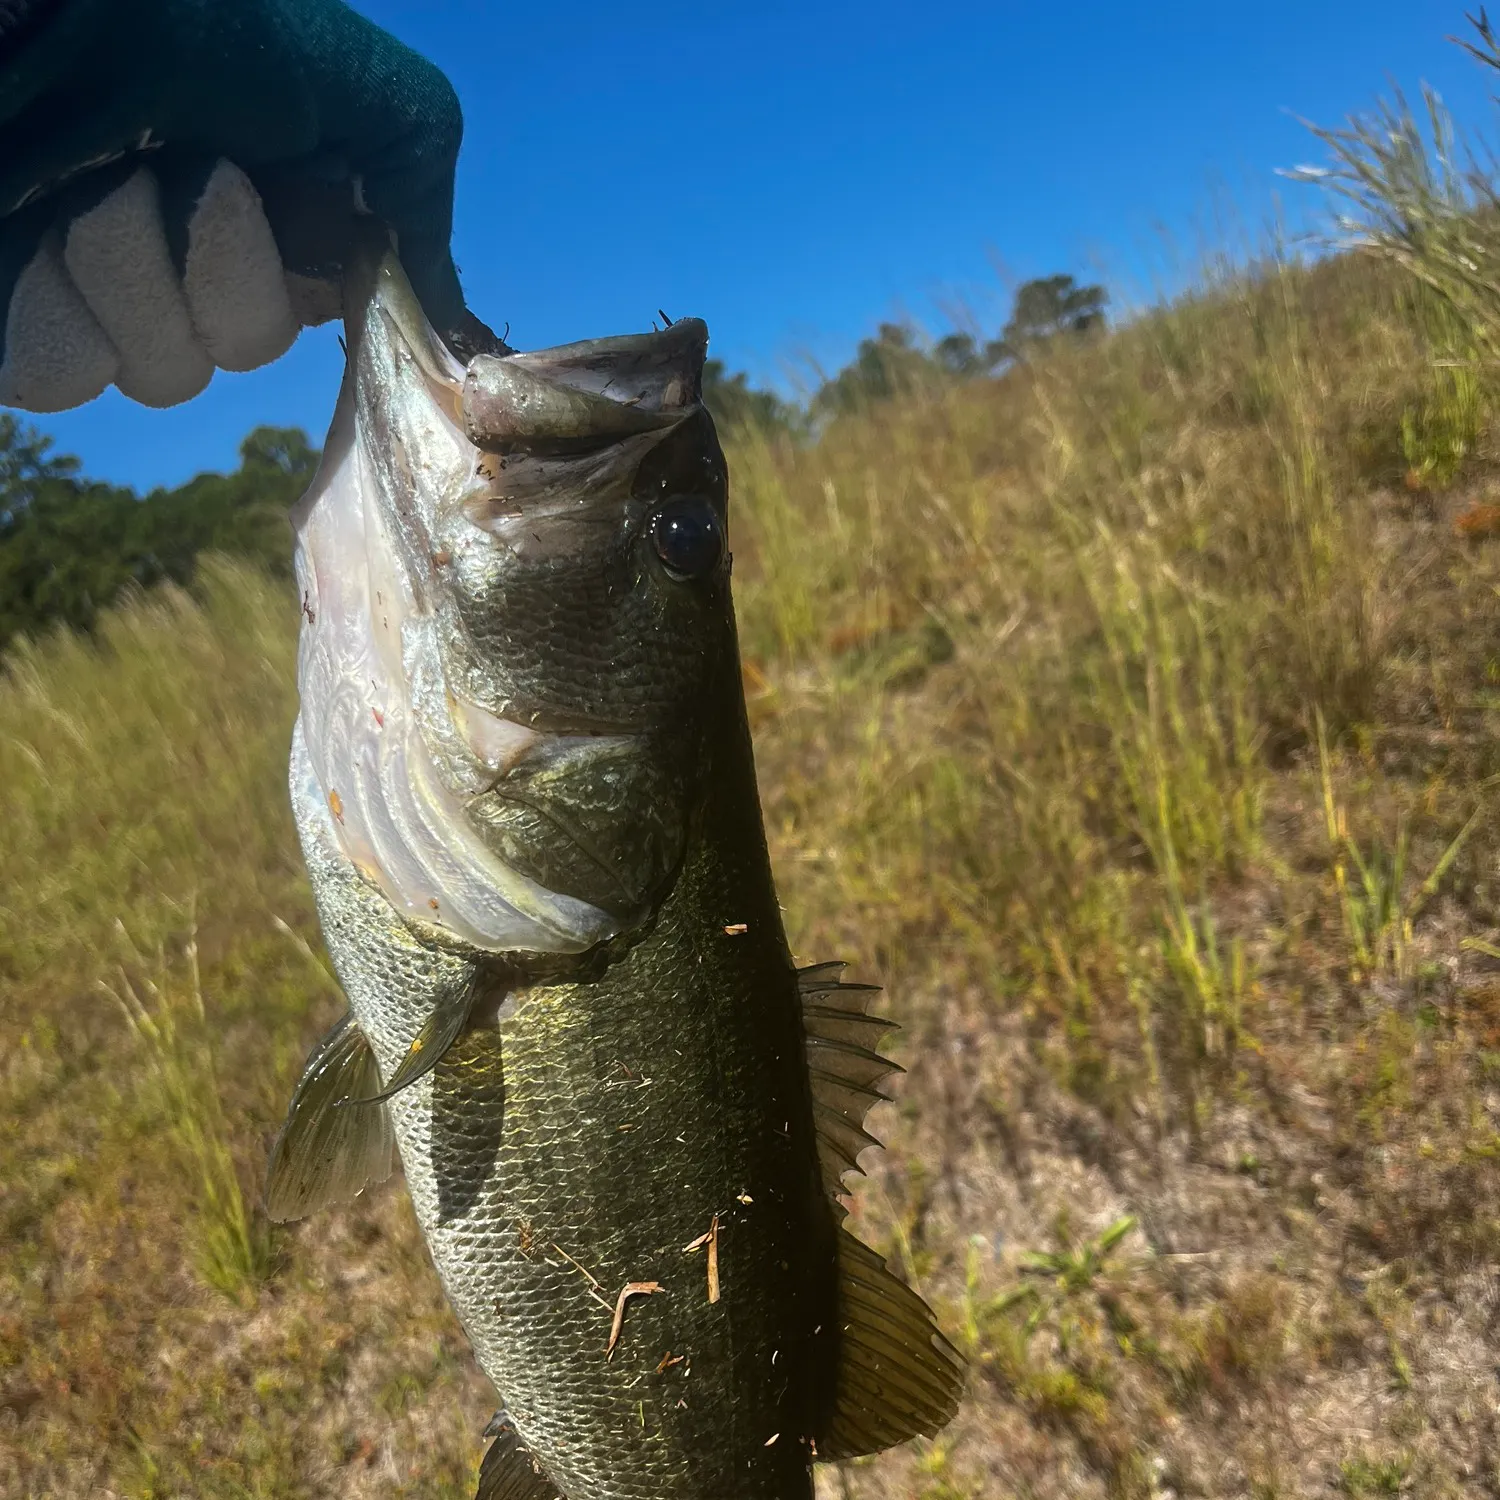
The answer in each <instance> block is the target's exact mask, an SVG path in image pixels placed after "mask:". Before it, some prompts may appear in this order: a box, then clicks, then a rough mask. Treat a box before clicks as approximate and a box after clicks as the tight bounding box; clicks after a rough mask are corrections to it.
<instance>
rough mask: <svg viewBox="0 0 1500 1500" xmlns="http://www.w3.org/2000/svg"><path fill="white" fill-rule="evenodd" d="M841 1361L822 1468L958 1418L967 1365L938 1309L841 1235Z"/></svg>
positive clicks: (822, 1441)
mask: <svg viewBox="0 0 1500 1500" xmlns="http://www.w3.org/2000/svg"><path fill="white" fill-rule="evenodd" d="M838 1263H839V1301H838V1307H839V1359H838V1373H837V1375H836V1377H835V1384H834V1391H835V1396H834V1404H833V1410H832V1412H831V1414H830V1415H829V1417H828V1420H827V1423H826V1425H825V1427H824V1430H823V1431H822V1432H819V1433H816V1434H815V1435H814V1436H815V1438H816V1440H817V1445H818V1458H819V1460H820V1461H831V1460H834V1459H841V1458H858V1457H860V1456H861V1455H862V1454H866V1453H878V1452H880V1450H881V1449H883V1448H890V1447H892V1446H894V1445H895V1444H896V1443H904V1442H906V1441H907V1440H908V1439H909V1438H914V1437H931V1436H932V1435H933V1434H934V1433H936V1432H938V1431H939V1430H940V1429H941V1428H942V1427H944V1426H945V1425H946V1424H947V1423H948V1422H949V1421H950V1420H952V1417H953V1415H954V1413H955V1412H956V1411H957V1410H958V1400H959V1396H960V1395H961V1394H962V1391H963V1383H964V1361H963V1356H962V1355H960V1354H959V1352H958V1350H956V1349H955V1348H954V1347H953V1345H952V1344H950V1343H949V1342H948V1340H947V1339H945V1338H944V1337H943V1335H942V1334H941V1333H940V1332H939V1330H938V1326H937V1323H936V1322H935V1321H934V1319H933V1316H932V1309H931V1308H930V1307H928V1306H927V1304H926V1303H925V1302H924V1301H923V1300H922V1299H921V1298H920V1297H919V1296H918V1295H917V1294H916V1293H915V1292H914V1291H912V1289H911V1288H910V1287H909V1286H906V1285H905V1284H904V1283H903V1282H900V1281H898V1280H897V1279H896V1278H895V1277H894V1276H892V1275H891V1273H890V1272H889V1271H888V1270H886V1268H885V1263H884V1262H883V1261H882V1260H881V1258H880V1257H879V1256H878V1255H877V1254H876V1253H875V1252H874V1251H873V1250H872V1249H870V1247H869V1246H868V1245H865V1244H862V1243H861V1242H860V1241H859V1240H857V1239H855V1238H854V1236H853V1235H852V1234H850V1233H849V1232H848V1231H847V1230H843V1229H841V1230H840V1231H839V1243H838Z"/></svg>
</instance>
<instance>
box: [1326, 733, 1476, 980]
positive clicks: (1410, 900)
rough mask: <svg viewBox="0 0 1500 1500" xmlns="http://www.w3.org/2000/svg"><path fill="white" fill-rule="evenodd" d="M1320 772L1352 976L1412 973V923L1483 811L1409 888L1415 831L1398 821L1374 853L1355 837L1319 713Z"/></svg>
mask: <svg viewBox="0 0 1500 1500" xmlns="http://www.w3.org/2000/svg"><path fill="white" fill-rule="evenodd" d="M1317 736H1318V771H1319V777H1320V780H1321V785H1322V794H1323V823H1324V830H1325V832H1326V834H1327V838H1328V846H1329V851H1330V858H1331V859H1332V864H1333V882H1334V887H1335V889H1336V891H1337V893H1338V901H1339V916H1340V920H1341V922H1342V925H1343V932H1344V940H1345V944H1346V948H1347V955H1348V967H1349V977H1350V979H1351V980H1352V981H1353V982H1354V983H1355V984H1359V983H1360V982H1361V981H1362V980H1363V979H1364V978H1365V977H1367V976H1368V975H1371V974H1384V973H1390V974H1393V975H1395V977H1396V978H1398V979H1406V978H1409V977H1410V976H1411V941H1412V923H1413V922H1414V921H1415V920H1416V918H1417V916H1418V914H1419V913H1420V912H1421V910H1422V908H1423V907H1424V906H1425V905H1426V904H1427V902H1428V901H1429V900H1431V898H1432V897H1433V896H1435V895H1436V894H1437V890H1438V887H1439V886H1440V885H1442V883H1443V880H1444V878H1445V877H1446V876H1447V874H1448V872H1449V870H1450V869H1452V867H1453V863H1454V861H1455V860H1456V859H1457V858H1458V856H1459V854H1460V853H1462V851H1463V847H1464V844H1465V843H1466V842H1467V841H1468V839H1469V836H1470V834H1472V833H1473V831H1474V829H1475V828H1476V827H1477V826H1478V823H1479V818H1480V812H1481V809H1478V808H1476V809H1475V810H1474V812H1473V813H1471V814H1470V816H1469V819H1468V821H1467V822H1465V824H1464V825H1463V827H1462V828H1460V829H1459V831H1458V832H1457V834H1455V835H1454V837H1453V839H1452V840H1451V841H1450V842H1449V844H1448V846H1447V847H1446V848H1445V849H1444V850H1443V852H1442V853H1441V854H1440V855H1439V856H1438V859H1437V862H1436V863H1435V864H1434V865H1433V867H1432V869H1431V871H1430V872H1429V873H1428V875H1427V877H1426V879H1424V880H1423V881H1422V882H1421V883H1420V884H1419V885H1418V886H1417V888H1416V889H1415V890H1414V891H1413V890H1408V887H1407V874H1408V871H1407V860H1408V857H1409V855H1410V852H1411V830H1410V828H1409V827H1408V826H1407V825H1406V823H1405V821H1404V820H1401V821H1399V822H1398V824H1397V828H1396V836H1395V839H1394V841H1393V842H1392V843H1389V844H1387V843H1385V842H1383V841H1382V840H1380V839H1379V838H1377V839H1376V840H1374V841H1373V842H1372V843H1371V845H1370V847H1369V849H1368V851H1366V850H1363V849H1361V848H1360V846H1359V844H1358V843H1357V842H1356V841H1355V840H1354V839H1353V838H1352V837H1351V836H1350V833H1349V825H1348V819H1347V816H1346V813H1345V810H1344V808H1343V806H1342V805H1341V804H1340V803H1339V801H1338V799H1337V796H1336V794H1335V791H1334V785H1333V769H1332V761H1331V758H1330V756H1329V751H1328V737H1327V734H1326V732H1325V729H1324V725H1323V717H1322V714H1321V713H1319V714H1318V715H1317Z"/></svg>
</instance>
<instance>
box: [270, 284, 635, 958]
mask: <svg viewBox="0 0 1500 1500" xmlns="http://www.w3.org/2000/svg"><path fill="white" fill-rule="evenodd" d="M417 316H418V317H420V313H418V314H417ZM366 336H367V337H369V338H372V339H385V340H388V341H389V344H390V347H389V348H388V349H386V350H381V351H378V352H377V355H376V358H377V361H378V365H379V366H380V367H381V368H382V369H383V371H388V372H390V373H389V379H390V382H391V388H390V390H389V391H388V392H386V393H385V394H386V399H387V403H388V406H387V409H388V410H389V411H391V412H394V413H395V414H396V417H397V419H398V420H399V421H400V422H402V423H403V424H407V425H408V427H409V430H406V431H403V432H402V433H399V434H393V433H389V432H378V431H370V430H368V428H369V426H370V424H371V422H372V414H371V412H369V411H367V410H364V409H361V407H360V405H359V403H358V402H357V401H356V398H355V388H356V382H355V380H354V378H353V371H352V367H351V370H350V372H349V373H348V374H346V377H345V381H344V386H343V389H342V391H341V392H340V395H339V404H338V408H337V410H336V412H335V415H334V420H333V425H332V427H331V429H330V431H329V435H328V441H327V446H326V448H325V450H324V459H323V464H322V466H321V468H320V469H319V472H318V475H317V477H316V478H315V480H314V481H313V484H312V486H311V488H310V489H309V490H308V492H307V494H306V495H305V496H304V497H303V499H302V501H301V502H300V503H299V505H298V506H297V508H296V510H295V511H294V512H293V515H292V521H293V525H294V528H295V530H296V537H297V545H296V570H297V582H298V588H299V591H300V594H301V601H302V612H303V620H302V635H301V641H300V646H299V653H298V669H297V678H298V687H299V690H300V695H301V711H300V714H299V717H298V725H297V734H298V736H299V738H300V739H301V741H302V742H303V743H304V744H305V747H306V756H307V761H306V763H307V766H308V768H309V777H308V778H307V779H305V780H304V781H303V782H302V784H300V785H298V786H296V787H294V795H297V796H306V797H312V798H315V799H317V800H318V801H319V802H321V803H322V804H323V805H324V806H325V807H326V808H327V809H328V810H329V812H331V814H332V815H333V819H334V823H335V827H336V832H337V838H338V841H339V845H340V847H341V848H342V850H343V852H344V853H345V855H346V856H347V857H348V858H349V860H350V861H351V862H352V863H353V865H354V866H355V868H356V869H358V870H359V871H360V873H361V874H362V875H363V876H364V877H365V878H366V879H367V880H369V881H371V882H372V883H373V884H374V885H376V886H377V887H378V888H379V889H380V890H381V891H382V892H384V894H385V896H386V897H387V899H388V900H389V901H390V902H391V904H392V905H393V906H394V907H395V908H396V909H397V911H399V912H400V913H402V914H403V915H404V916H406V917H408V918H412V919H415V920H417V921H419V922H422V923H425V924H428V925H430V926H431V927H434V928H437V929H440V930H441V931H444V932H446V933H449V934H451V935H452V936H453V937H454V938H456V939H458V940H460V941H462V942H464V943H468V944H471V945H473V946H474V947H476V948H480V949H484V950H487V951H496V952H505V951H516V950H526V951H531V952H540V953H572V952H580V951H582V950H584V949H586V948H588V947H590V946H591V945H593V944H594V943H596V942H598V941H600V940H601V939H603V938H607V937H609V936H611V935H612V934H613V933H614V931H615V930H616V927H617V925H618V924H617V922H616V921H615V919H613V918H612V917H610V915H609V914H608V913H606V912H604V911H602V910H600V909H599V908H597V907H594V906H591V905H589V904H588V903H586V902H583V901H579V900H577V899H575V898H573V897H570V896H565V895H560V894H557V893H555V892H552V891H548V890H546V889H544V888H543V887H542V886H540V885H538V884H537V883H536V882H535V881H533V880H530V879H528V878H526V877H525V876H523V875H520V874H518V873H517V872H516V871H514V870H512V869H510V868H509V867H508V866H507V865H506V864H505V863H504V862H503V861H502V860H501V859H500V858H499V857H498V856H497V855H496V854H495V852H494V851H493V850H492V849H490V848H489V847H488V846H487V845H486V844H485V842H484V841H483V839H482V838H481V836H480V834H479V832H478V831H477V829H476V828H475V826H474V824H473V823H472V822H471V820H470V818H469V817H468V814H467V811H466V802H467V799H469V798H472V797H475V796H478V795H481V794H482V793H484V792H485V791H487V790H488V789H489V788H490V787H492V786H493V785H494V783H495V780H496V778H497V776H499V775H502V774H503V773H504V771H505V770H506V769H508V767H509V766H510V765H512V764H514V763H515V761H516V760H518V759H519V758H520V757H521V756H523V755H525V754H526V753H527V752H528V751H530V750H534V749H540V748H542V747H541V745H540V743H539V742H540V741H541V739H542V736H539V735H538V734H537V733H535V732H534V731H532V730H530V729H528V728H526V727H525V726H523V725H519V724H515V723H511V722H508V721H506V720H505V719H503V718H499V717H497V716H496V715H494V714H492V713H489V712H488V711H486V710H485V709H484V708H482V707H481V706H480V705H478V704H474V703H468V702H465V701H463V700H462V699H461V698H460V697H459V696H458V695H456V694H455V693H454V692H453V691H452V690H451V689H450V688H449V687H448V685H447V684H446V683H445V682H444V681H443V678H442V665H441V657H440V653H439V652H438V650H437V629H438V620H437V618H436V616H435V614H434V613H433V612H432V610H431V608H429V607H428V606H427V605H425V604H424V601H423V599H422V597H421V594H422V592H423V591H422V590H421V589H420V588H419V587H418V586H417V585H416V584H415V583H414V581H413V580H414V578H415V577H416V576H417V575H416V573H415V570H414V566H413V559H412V557H411V551H412V549H411V545H410V540H409V537H408V536H404V535H402V534H401V533H402V529H403V528H402V518H401V517H400V516H399V515H398V513H397V511H396V506H397V504H398V503H399V499H400V497H397V496H393V495H392V494H390V493H388V486H387V484H386V483H385V482H384V480H383V476H382V475H381V474H380V473H379V472H377V470H376V468H375V466H374V464H373V463H372V462H371V460H370V457H369V455H370V453H371V452H372V451H375V450H376V449H377V447H379V448H381V449H383V451H385V452H387V453H389V452H391V451H392V448H393V443H394V444H395V445H396V446H397V447H399V448H400V451H402V452H404V453H406V454H408V455H409V456H410V457H411V458H412V459H414V460H415V459H418V458H419V459H420V462H421V464H422V482H423V489H424V491H425V492H426V493H428V494H431V495H435V496H438V497H443V496H450V497H451V496H461V494H462V493H463V491H464V488H465V486H466V484H468V483H469V482H470V476H472V474H473V472H474V467H475V461H476V458H477V457H478V450H477V449H476V448H474V446H473V445H472V444H471V443H469V441H468V439H467V438H466V436H465V435H464V433H463V432H462V431H461V430H460V429H459V427H458V426H457V424H456V423H455V422H454V420H453V419H452V417H451V416H450V415H448V414H447V413H446V412H444V411H443V409H442V403H441V402H440V401H439V400H437V399H435V398H434V391H433V388H432V386H433V378H434V376H435V375H437V376H440V377H441V378H442V379H443V380H444V382H445V383H446V382H447V381H452V382H453V385H454V387H455V388H456V386H457V385H458V383H460V382H461V381H462V379H463V373H464V372H463V367H462V366H460V365H458V364H457V363H456V362H455V361H454V360H453V359H452V356H451V355H449V354H448V353H447V351H446V350H445V349H443V347H442V345H441V343H440V342H439V341H438V339H437V338H436V336H435V335H432V334H431V331H430V329H427V328H426V327H425V326H423V327H421V328H420V329H417V330H411V329H405V328H398V327H397V326H396V323H395V322H394V321H393V319H391V318H390V317H386V318H374V319H371V320H370V323H369V325H368V327H367V335H366ZM413 337H425V338H426V339H427V340H428V347H427V349H425V350H424V351H422V354H423V358H422V359H421V360H420V361H419V360H418V359H417V358H415V357H414V356H413V354H412V353H411V352H410V349H409V343H410V341H411V339H412V338H413ZM422 363H425V364H426V365H427V370H426V371H425V372H424V370H423V369H422V368H421V364H422ZM405 521H406V523H407V524H406V527H405V529H406V530H407V531H408V532H409V531H410V529H411V517H410V516H407V517H406V518H405ZM422 561H423V562H424V563H425V562H426V561H427V559H426V558H423V559H422ZM434 742H436V743H437V744H438V745H440V746H441V747H442V748H443V750H444V751H445V752H447V753H445V754H444V755H443V756H442V766H443V768H442V769H440V768H439V765H438V758H437V757H435V755H434V753H433V745H434ZM455 747H456V753H455ZM445 772H446V774H445Z"/></svg>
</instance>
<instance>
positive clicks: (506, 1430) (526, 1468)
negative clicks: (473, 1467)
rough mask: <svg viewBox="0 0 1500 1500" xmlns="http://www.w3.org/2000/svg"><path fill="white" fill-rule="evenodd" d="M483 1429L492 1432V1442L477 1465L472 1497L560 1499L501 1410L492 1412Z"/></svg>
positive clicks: (479, 1499) (481, 1499)
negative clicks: (481, 1461)
mask: <svg viewBox="0 0 1500 1500" xmlns="http://www.w3.org/2000/svg"><path fill="white" fill-rule="evenodd" d="M485 1432H486V1434H490V1433H493V1434H494V1437H495V1441H494V1442H493V1443H491V1444H490V1446H489V1448H488V1449H487V1450H486V1452H485V1455H484V1462H483V1463H481V1464H480V1466H479V1489H478V1490H477V1491H476V1492H475V1495H474V1500H562V1494H561V1492H560V1491H559V1490H558V1488H557V1486H556V1485H554V1484H553V1483H552V1481H551V1480H550V1479H548V1478H547V1476H546V1474H545V1473H544V1472H543V1470H542V1466H541V1465H540V1464H539V1463H538V1462H537V1461H536V1459H534V1458H533V1457H532V1456H531V1452H530V1450H529V1449H528V1448H527V1447H526V1445H525V1444H524V1443H523V1442H522V1441H521V1439H520V1437H519V1435H518V1434H517V1432H516V1429H515V1428H514V1427H512V1426H511V1425H510V1423H509V1421H508V1420H506V1418H505V1416H504V1415H503V1413H498V1412H497V1413H496V1418H495V1420H494V1421H492V1422H491V1423H490V1425H489V1426H488V1427H487V1428H485Z"/></svg>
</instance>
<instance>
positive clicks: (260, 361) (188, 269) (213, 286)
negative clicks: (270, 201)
mask: <svg viewBox="0 0 1500 1500" xmlns="http://www.w3.org/2000/svg"><path fill="white" fill-rule="evenodd" d="M182 289H183V292H184V293H185V295H186V297H187V302H188V310H189V312H190V313H191V314H192V319H193V327H194V328H195V329H196V330H197V333H198V337H199V338H200V339H201V340H202V342H203V346H204V348H205V349H207V350H208V353H209V355H210V357H211V358H212V359H213V362H214V363H215V364H216V365H218V367H219V368H220V369H221V370H254V369H258V368H259V367H260V366H261V365H265V364H269V363H270V362H271V361H272V360H273V359H277V358H279V357H280V356H281V355H283V354H285V353H286V351H287V350H288V349H289V348H291V346H292V342H293V340H295V339H296V337H297V332H298V326H299V325H298V322H297V318H296V316H295V314H294V313H293V311H292V303H291V298H290V297H289V296H288V294H287V287H286V279H285V276H284V275H283V272H282V266H281V255H280V253H279V252H278V250H277V248H276V239H275V236H274V235H273V234H272V233H271V226H270V224H269V223H267V222H266V216H265V214H264V213H263V212H262V209H261V201H260V194H259V193H257V192H256V191H255V188H254V186H253V185H252V184H251V181H250V179H249V178H248V177H247V176H246V175H245V174H244V172H242V171H241V170H240V169H239V168H238V167H237V166H235V165H234V163H233V162H229V161H223V160H221V161H219V162H218V163H217V164H216V165H215V167H214V169H213V172H212V173H211V174H210V176H209V178H208V181H207V183H206V184H205V186H204V188H203V192H202V194H201V196H200V197H199V199H198V201H197V203H196V205H195V206H194V208H193V211H192V214H191V216H190V217H189V219H188V223H187V253H186V256H185V257H184V264H183V275H182Z"/></svg>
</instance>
